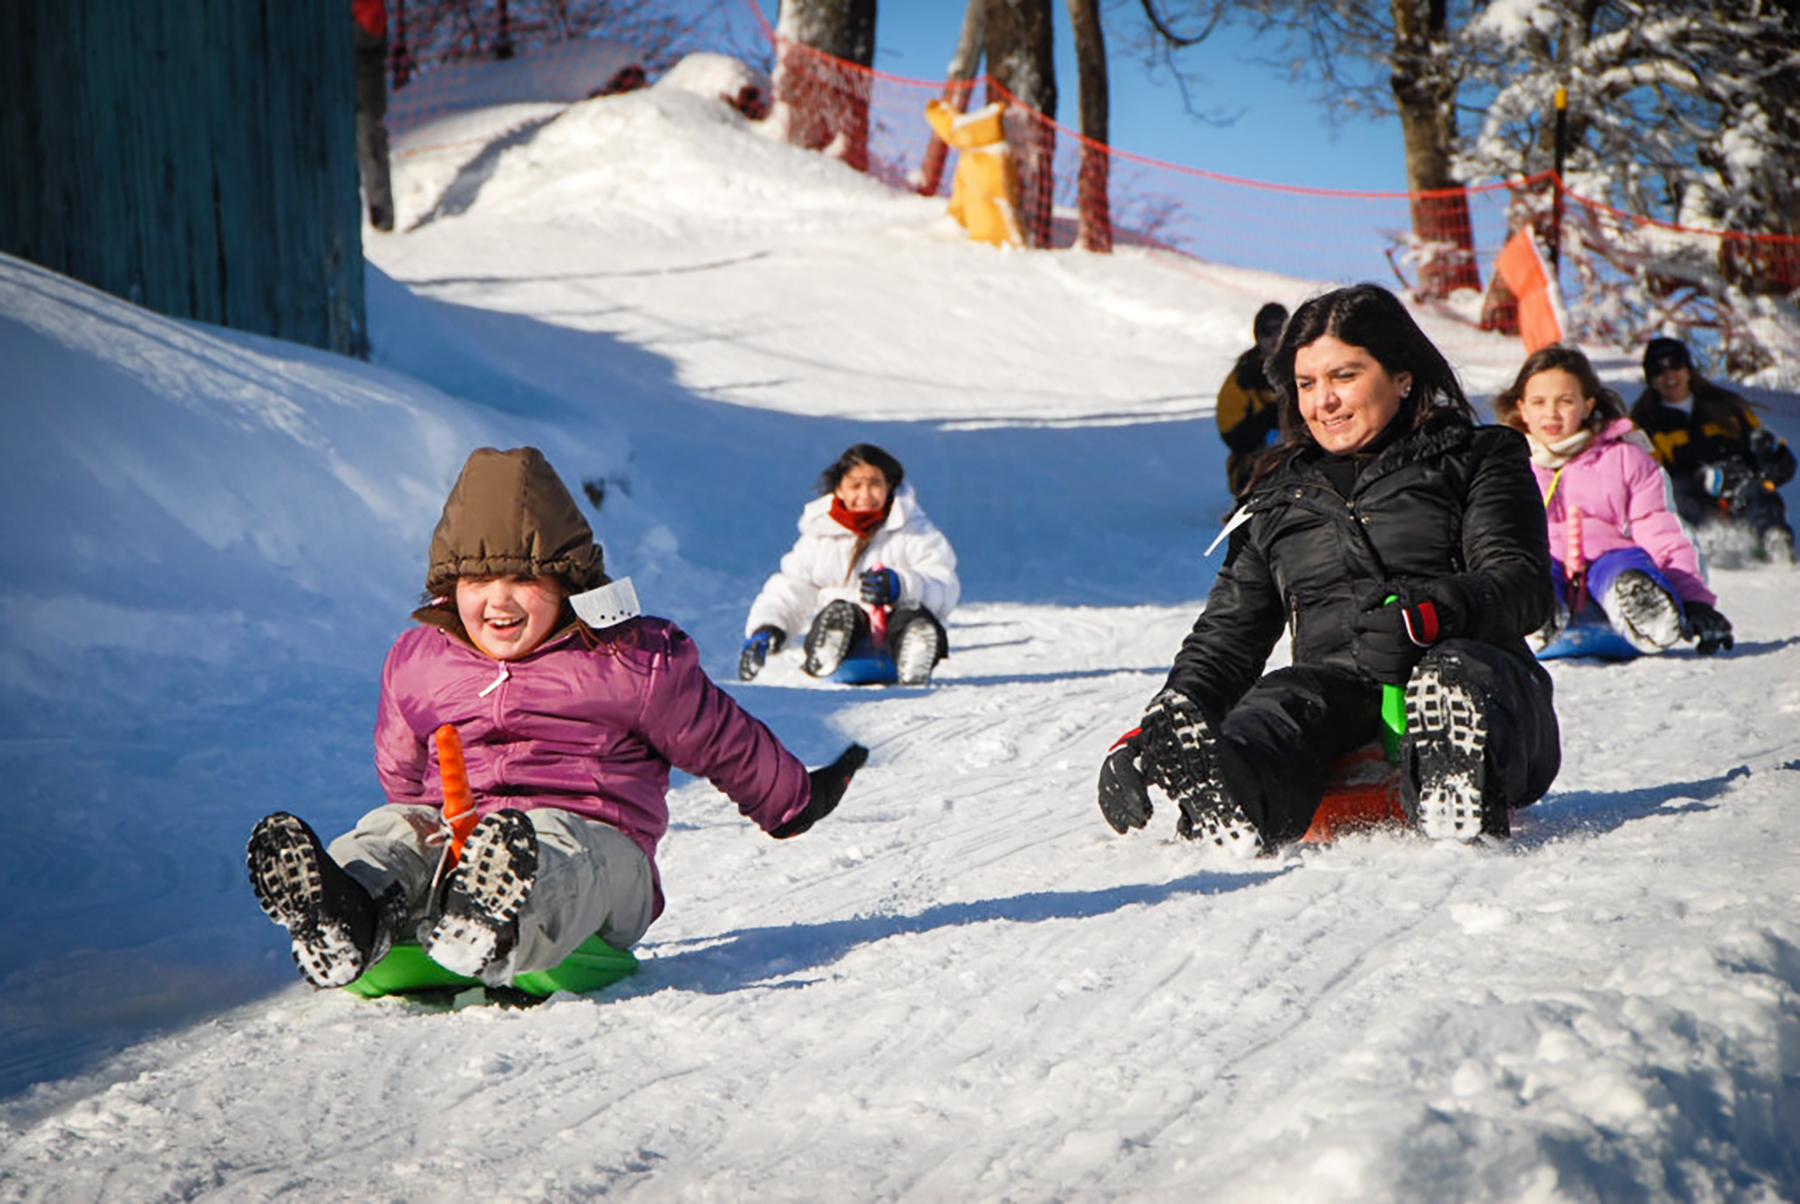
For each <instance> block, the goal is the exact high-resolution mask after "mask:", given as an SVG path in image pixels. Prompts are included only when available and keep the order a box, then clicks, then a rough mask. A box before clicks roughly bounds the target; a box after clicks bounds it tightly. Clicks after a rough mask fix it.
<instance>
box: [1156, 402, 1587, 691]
mask: <svg viewBox="0 0 1800 1204" xmlns="http://www.w3.org/2000/svg"><path fill="white" fill-rule="evenodd" d="M1324 458H1325V453H1324V452H1323V451H1321V450H1320V449H1319V448H1317V447H1316V446H1312V445H1308V446H1306V447H1304V448H1299V449H1296V450H1295V451H1293V452H1292V453H1290V454H1289V455H1288V457H1287V458H1286V459H1285V460H1284V461H1282V462H1281V463H1279V464H1278V465H1277V466H1276V467H1275V468H1274V469H1272V470H1271V471H1270V472H1269V473H1268V474H1267V475H1266V476H1265V477H1264V478H1263V479H1262V480H1261V481H1260V482H1259V483H1258V484H1257V485H1256V486H1255V487H1254V488H1253V489H1252V490H1251V492H1250V494H1249V496H1248V497H1246V498H1245V501H1244V509H1246V510H1248V511H1249V512H1250V518H1249V520H1248V521H1247V522H1245V523H1244V524H1243V525H1242V526H1241V527H1239V528H1238V529H1237V530H1236V531H1234V532H1233V533H1232V537H1231V546H1230V550H1229V551H1228V552H1227V554H1226V561H1225V565H1224V567H1222V568H1221V569H1220V570H1219V575H1218V578H1217V580H1216V581H1215V582H1214V583H1213V588H1212V592H1211V594H1210V595H1208V597H1207V600H1206V609H1205V610H1204V611H1202V612H1201V614H1200V617H1199V619H1198V620H1197V621H1196V622H1195V623H1194V629H1193V631H1191V632H1190V633H1189V634H1188V637H1187V639H1185V640H1184V641H1183V642H1182V645H1181V651H1180V653H1179V654H1178V655H1177V656H1176V658H1175V666H1174V668H1173V669H1172V670H1171V671H1170V674H1169V680H1168V684H1169V686H1170V687H1172V688H1174V689H1176V690H1179V691H1181V692H1182V693H1183V694H1186V695H1187V696H1188V697H1190V698H1192V699H1194V700H1195V701H1196V702H1198V703H1199V704H1200V705H1201V706H1202V707H1203V708H1205V709H1206V710H1208V711H1209V712H1210V713H1211V714H1213V715H1215V716H1218V715H1223V714H1225V713H1226V712H1227V711H1229V710H1230V709H1231V707H1232V706H1234V705H1235V704H1236V703H1237V701H1238V700H1239V699H1240V698H1241V697H1243V695H1244V692H1245V691H1246V690H1248V689H1249V688H1250V687H1251V686H1252V685H1253V684H1255V682H1256V681H1257V679H1258V678H1259V677H1261V675H1262V671H1263V666H1264V664H1265V662H1266V661H1267V660H1268V657H1269V653H1270V651H1271V650H1272V649H1273V648H1274V646H1275V643H1276V641H1277V640H1278V639H1279V638H1280V637H1281V632H1282V628H1283V626H1284V625H1287V626H1289V627H1290V629H1291V634H1292V637H1293V662H1294V664H1296V665H1331V666H1336V667H1342V668H1351V669H1355V670H1357V671H1359V672H1360V671H1362V666H1361V664H1360V663H1359V662H1358V651H1359V650H1358V646H1357V645H1358V640H1357V635H1356V631H1355V624H1354V620H1355V616H1356V613H1357V609H1358V604H1359V601H1360V600H1361V599H1362V598H1363V597H1364V596H1366V595H1367V594H1368V593H1370V592H1371V591H1372V590H1373V589H1374V587H1376V586H1377V585H1380V584H1382V583H1404V584H1410V585H1417V586H1424V587H1429V588H1430V589H1431V591H1432V592H1433V593H1434V594H1435V596H1436V597H1438V598H1439V599H1441V600H1442V602H1443V604H1444V608H1445V609H1446V610H1448V611H1449V612H1451V613H1453V614H1455V615H1456V616H1458V617H1459V625H1458V626H1457V627H1455V628H1453V629H1451V630H1447V631H1446V632H1445V636H1446V638H1455V637H1462V638H1466V639H1476V640H1481V641H1483V642H1486V643H1490V644H1493V645H1496V646H1498V647H1500V648H1502V649H1504V650H1506V651H1508V652H1516V654H1517V655H1518V656H1519V657H1520V658H1521V659H1522V660H1524V661H1526V662H1532V661H1533V658H1532V656H1531V652H1530V650H1529V649H1528V648H1527V647H1526V646H1525V639H1524V637H1525V636H1526V634H1528V633H1529V632H1532V631H1535V630H1537V629H1538V628H1539V627H1541V626H1542V625H1543V624H1544V622H1545V620H1547V619H1548V618H1549V617H1550V615H1551V612H1552V610H1553V609H1554V607H1555V605H1556V599H1555V594H1554V592H1553V589H1552V586H1551V578H1550V574H1551V567H1550V548H1549V542H1548V536H1547V534H1546V530H1547V528H1546V527H1545V524H1544V504H1543V500H1542V499H1541V498H1540V497H1539V496H1538V492H1537V482H1536V479H1535V478H1534V477H1533V476H1532V472H1531V463H1530V454H1529V451H1528V447H1527V444H1526V442H1525V437H1524V436H1523V435H1521V434H1520V433H1519V432H1518V431H1515V430H1513V429H1511V428H1509V427H1503V426H1483V427H1473V428H1472V427H1470V426H1468V425H1467V424H1465V423H1464V422H1462V421H1461V420H1460V419H1457V418H1455V417H1453V416H1450V415H1446V416H1444V417H1443V418H1440V419H1438V420H1436V421H1434V422H1432V423H1430V424H1428V425H1427V426H1426V427H1425V429H1423V430H1420V431H1414V432H1412V433H1410V434H1407V435H1404V436H1402V437H1400V438H1399V439H1397V440H1395V441H1394V442H1393V443H1391V444H1389V445H1388V446H1387V447H1386V448H1385V449H1383V450H1381V451H1380V452H1377V453H1375V454H1374V455H1373V456H1372V457H1371V459H1370V460H1369V462H1368V463H1367V464H1366V465H1364V466H1363V468H1362V470H1361V473H1360V474H1359V476H1358V477H1357V480H1356V486H1355V488H1354V490H1352V493H1351V496H1350V497H1348V498H1346V497H1344V496H1343V495H1342V494H1341V493H1339V492H1338V491H1337V489H1335V488H1334V487H1333V486H1332V484H1331V482H1330V481H1329V480H1328V479H1327V477H1326V475H1325V474H1324V473H1323V472H1322V471H1321V469H1320V464H1321V462H1322V460H1323V459H1324ZM1370 681H1371V683H1373V682H1374V678H1373V677H1371V678H1370Z"/></svg>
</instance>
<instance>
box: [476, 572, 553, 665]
mask: <svg viewBox="0 0 1800 1204" xmlns="http://www.w3.org/2000/svg"><path fill="white" fill-rule="evenodd" d="M562 603H563V588H562V585H561V584H560V583H559V582H557V581H556V580H555V579H554V578H551V577H515V576H510V575H508V576H493V577H458V578H457V579H456V613H457V614H458V615H459V616H460V617H461V618H462V623H463V630H465V631H467V632H468V633H469V638H470V639H471V640H473V641H475V646H476V647H477V648H479V649H481V650H482V651H483V652H485V653H487V654H488V655H489V656H491V657H493V658H494V659H495V660H503V661H510V660H517V659H518V658H519V657H521V656H524V655H525V654H526V653H528V652H530V651H531V650H532V649H533V648H536V647H537V646H538V645H539V644H541V643H543V642H544V638H545V637H546V636H548V635H549V634H550V632H551V630H552V629H553V628H554V627H555V626H556V617H557V615H559V614H561V613H562Z"/></svg>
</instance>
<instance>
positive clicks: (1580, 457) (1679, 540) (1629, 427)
mask: <svg viewBox="0 0 1800 1204" xmlns="http://www.w3.org/2000/svg"><path fill="white" fill-rule="evenodd" d="M1635 429H1636V427H1635V426H1634V425H1633V423H1632V421H1631V420H1630V419H1629V418H1616V419H1614V420H1613V421H1612V422H1610V423H1608V424H1607V427H1606V429H1605V430H1603V431H1601V432H1600V433H1599V435H1597V436H1596V437H1595V439H1594V441H1593V442H1592V443H1590V444H1588V446H1587V447H1586V448H1584V449H1583V450H1582V451H1580V452H1579V453H1577V454H1576V455H1575V456H1574V457H1573V458H1571V459H1570V460H1569V462H1568V463H1566V464H1564V465H1563V466H1562V468H1561V469H1554V468H1547V467H1545V466H1544V465H1542V464H1539V463H1537V461H1536V459H1535V457H1534V459H1533V460H1532V465H1531V471H1532V472H1534V473H1536V474H1537V480H1538V490H1539V492H1541V493H1544V494H1546V497H1545V499H1544V511H1545V515H1546V517H1547V518H1548V519H1549V523H1550V554H1551V555H1552V556H1554V557H1555V558H1556V559H1557V560H1558V561H1559V562H1560V563H1562V564H1563V565H1564V566H1565V567H1567V564H1568V553H1567V548H1568V544H1569V529H1568V525H1569V513H1570V511H1571V509H1574V508H1579V509H1580V511H1581V535H1580V538H1581V550H1582V554H1583V556H1584V557H1585V558H1586V560H1587V562H1588V563H1589V564H1592V563H1593V562H1594V561H1595V560H1598V559H1599V558H1600V557H1601V556H1603V555H1604V554H1606V553H1607V552H1612V551H1617V550H1618V549H1621V548H1629V547H1631V546H1632V545H1634V544H1635V545H1637V546H1638V547H1641V548H1643V549H1644V550H1645V551H1646V552H1648V553H1650V559H1651V560H1653V561H1655V562H1656V567H1657V568H1659V569H1661V570H1662V573H1663V576H1665V577H1667V578H1668V579H1669V584H1671V585H1673V586H1674V587H1675V592H1676V593H1678V594H1680V595H1681V597H1682V599H1683V600H1684V601H1688V602H1704V603H1706V605H1708V606H1711V605H1713V604H1714V603H1716V602H1717V601H1718V598H1717V597H1716V596H1715V595H1714V594H1713V592H1712V590H1710V589H1708V588H1707V586H1706V582H1705V580H1704V579H1703V578H1702V577H1701V575H1700V558H1699V556H1698V554H1697V553H1695V551H1694V545H1693V544H1692V543H1691V542H1689V540H1688V537H1687V533H1686V532H1685V531H1684V530H1683V529H1682V526H1681V520H1680V519H1679V518H1677V517H1676V516H1675V514H1674V512H1673V511H1672V510H1670V508H1669V501H1668V493H1667V488H1668V478H1667V477H1666V476H1665V475H1664V473H1663V470H1662V468H1661V466H1659V465H1658V464H1657V462H1656V461H1655V460H1654V459H1652V458H1651V456H1650V453H1649V452H1646V451H1645V450H1644V449H1643V448H1642V447H1640V446H1638V445H1637V444H1636V443H1632V442H1629V441H1627V440H1626V438H1625V437H1626V436H1627V435H1629V434H1631V432H1632V431H1634V430H1635Z"/></svg>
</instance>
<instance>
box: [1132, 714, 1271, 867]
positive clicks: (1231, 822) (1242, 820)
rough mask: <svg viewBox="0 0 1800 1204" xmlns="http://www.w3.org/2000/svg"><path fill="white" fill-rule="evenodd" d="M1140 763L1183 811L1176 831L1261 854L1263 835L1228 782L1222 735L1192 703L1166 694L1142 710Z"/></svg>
mask: <svg viewBox="0 0 1800 1204" xmlns="http://www.w3.org/2000/svg"><path fill="white" fill-rule="evenodd" d="M1141 747H1142V749H1143V752H1142V755H1141V756H1140V758H1139V760H1140V761H1141V763H1142V772H1143V776H1144V780H1145V781H1147V782H1150V783H1151V784H1153V785H1155V786H1156V787H1158V788H1159V789H1160V790H1161V791H1162V792H1163V793H1164V794H1166V795H1168V796H1169V798H1171V799H1173V800H1174V801H1175V804H1176V805H1177V806H1178V807H1180V808H1181V818H1179V819H1177V820H1176V821H1175V831H1176V832H1177V833H1178V834H1179V835H1181V836H1182V837H1183V838H1185V839H1187V840H1205V841H1209V842H1211V843H1212V844H1214V845H1216V846H1218V847H1219V848H1222V849H1227V850H1229V851H1230V852H1231V853H1232V854H1233V855H1234V856H1237V857H1254V856H1256V855H1257V854H1258V853H1260V852H1262V835H1261V833H1259V832H1258V831H1257V830H1256V825H1255V824H1254V823H1253V822H1251V819H1250V816H1249V815H1248V814H1246V813H1245V811H1244V808H1243V806H1242V805H1241V804H1240V803H1239V802H1238V801H1237V799H1236V798H1235V797H1233V795H1232V792H1231V787H1230V786H1229V785H1228V784H1227V783H1226V781H1225V765H1224V760H1223V756H1222V753H1221V751H1220V747H1219V737H1218V733H1216V732H1214V731H1213V729H1212V725H1211V724H1209V723H1208V722H1207V721H1206V716H1205V715H1203V714H1201V713H1200V708H1199V707H1197V706H1195V705H1194V702H1193V700H1192V699H1190V698H1188V697H1187V696H1186V695H1184V694H1179V693H1177V692H1176V691H1174V690H1164V691H1163V692H1162V693H1160V694H1158V695H1157V696H1156V697H1155V698H1153V699H1151V701H1150V706H1149V707H1148V708H1147V709H1146V710H1145V711H1144V722H1143V736H1142V745H1141Z"/></svg>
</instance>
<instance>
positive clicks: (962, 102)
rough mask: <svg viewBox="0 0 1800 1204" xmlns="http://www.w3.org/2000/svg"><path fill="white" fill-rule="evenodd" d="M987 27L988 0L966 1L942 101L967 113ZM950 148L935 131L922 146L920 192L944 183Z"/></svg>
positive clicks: (932, 191) (927, 192)
mask: <svg viewBox="0 0 1800 1204" xmlns="http://www.w3.org/2000/svg"><path fill="white" fill-rule="evenodd" d="M986 29H987V0H969V3H968V7H966V8H964V9H963V23H962V34H961V36H960V37H958V38H957V39H956V56H955V57H954V58H952V59H951V60H950V71H949V74H948V77H947V79H946V81H945V83H944V103H945V104H947V105H949V106H950V107H951V108H953V109H955V110H956V111H957V112H959V113H963V112H967V111H968V107H969V94H970V93H971V92H973V91H974V90H975V83H974V80H975V73H976V72H977V71H978V70H980V68H981V44H982V41H983V37H984V31H985V30H986ZM949 154H950V148H949V147H947V146H945V145H944V140H943V139H942V138H939V137H938V136H937V135H936V134H933V135H932V136H931V142H930V143H929V144H928V145H927V146H926V147H925V161H924V162H923V163H921V164H920V165H919V192H920V194H921V195H923V196H935V195H936V194H937V190H938V188H939V186H941V185H942V184H943V182H944V160H945V159H947V158H948V157H949Z"/></svg>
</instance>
